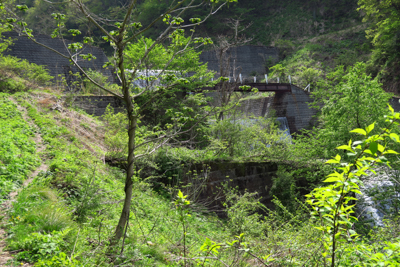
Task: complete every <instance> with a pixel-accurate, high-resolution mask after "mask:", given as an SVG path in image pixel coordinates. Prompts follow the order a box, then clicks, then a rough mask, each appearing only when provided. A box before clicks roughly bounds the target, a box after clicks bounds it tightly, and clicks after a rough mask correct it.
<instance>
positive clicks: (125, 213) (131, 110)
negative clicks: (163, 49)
mask: <svg viewBox="0 0 400 267" xmlns="http://www.w3.org/2000/svg"><path fill="white" fill-rule="evenodd" d="M120 40H121V41H122V39H120ZM117 47H118V57H119V63H118V68H119V70H120V76H121V82H122V91H123V95H124V100H125V105H126V108H127V115H128V121H129V128H128V159H127V163H128V166H127V169H126V179H125V189H124V191H125V200H124V206H123V208H122V213H121V216H120V218H119V222H118V225H117V227H116V229H115V234H114V237H113V240H112V243H114V244H115V243H117V242H118V241H119V240H120V239H121V237H122V236H123V235H124V229H125V227H126V224H127V222H128V219H129V214H130V208H131V203H132V186H133V180H132V177H133V175H134V174H135V173H134V172H135V168H134V167H135V149H136V143H135V138H136V128H137V119H138V116H137V113H136V111H135V107H134V103H133V101H132V98H131V96H130V92H129V84H128V83H127V80H126V76H125V69H124V57H123V50H124V47H122V45H121V43H119V44H117Z"/></svg>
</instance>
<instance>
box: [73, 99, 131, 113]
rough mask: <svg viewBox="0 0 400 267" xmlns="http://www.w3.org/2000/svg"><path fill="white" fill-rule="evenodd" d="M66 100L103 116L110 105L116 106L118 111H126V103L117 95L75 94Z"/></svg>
mask: <svg viewBox="0 0 400 267" xmlns="http://www.w3.org/2000/svg"><path fill="white" fill-rule="evenodd" d="M66 101H67V102H70V104H71V105H72V106H75V107H78V108H80V109H83V110H84V111H85V112H86V113H88V114H90V115H94V116H102V115H103V114H104V112H105V111H106V108H107V106H108V105H110V106H111V107H112V108H114V112H116V113H117V112H125V106H124V103H123V102H122V100H120V99H119V98H117V97H115V96H75V97H73V98H72V99H66Z"/></svg>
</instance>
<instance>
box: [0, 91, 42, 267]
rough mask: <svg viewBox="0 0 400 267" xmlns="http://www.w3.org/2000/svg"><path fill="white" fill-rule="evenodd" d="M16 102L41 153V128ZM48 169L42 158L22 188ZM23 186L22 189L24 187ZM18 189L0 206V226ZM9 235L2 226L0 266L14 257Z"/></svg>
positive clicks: (6, 218) (24, 265) (38, 151)
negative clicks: (7, 248) (8, 249)
mask: <svg viewBox="0 0 400 267" xmlns="http://www.w3.org/2000/svg"><path fill="white" fill-rule="evenodd" d="M10 100H11V101H12V102H14V104H16V105H17V108H18V110H19V112H21V114H22V117H23V119H24V120H25V121H26V122H27V123H28V124H29V125H30V126H32V127H33V128H35V129H36V134H35V136H34V137H33V140H34V141H35V144H36V153H37V154H38V155H39V154H40V153H41V152H42V151H44V150H45V149H46V146H45V145H44V144H43V139H42V137H41V135H40V133H39V128H38V127H37V125H36V124H35V123H34V122H33V120H32V119H31V118H30V117H29V116H28V115H27V110H26V109H25V108H24V107H22V106H21V105H19V104H18V102H17V101H15V99H12V98H10ZM47 169H48V165H47V164H46V163H45V162H44V161H43V160H42V162H41V165H40V166H39V167H37V168H36V169H35V170H34V171H33V172H32V173H31V174H30V175H29V177H27V179H26V180H25V181H24V183H23V186H22V188H24V187H26V186H28V185H29V184H30V183H31V182H32V180H33V179H34V178H35V177H36V176H37V175H38V174H39V173H40V172H41V171H46V170H47ZM22 188H21V189H22ZM21 189H19V190H16V191H14V192H12V193H10V198H9V199H8V200H7V201H5V202H3V203H2V205H1V206H0V216H1V222H0V226H2V225H3V224H4V223H5V221H6V220H8V217H7V213H6V211H7V210H9V209H10V208H11V206H12V202H13V201H15V198H16V197H17V195H18V193H19V191H20V190H21ZM6 239H7V235H6V232H5V231H4V229H3V228H1V227H0V266H7V265H6V264H7V261H9V260H12V259H13V253H12V252H10V251H5V250H4V249H5V248H6V246H7V243H6ZM19 266H22V267H28V266H33V265H32V264H29V263H25V264H23V265H19Z"/></svg>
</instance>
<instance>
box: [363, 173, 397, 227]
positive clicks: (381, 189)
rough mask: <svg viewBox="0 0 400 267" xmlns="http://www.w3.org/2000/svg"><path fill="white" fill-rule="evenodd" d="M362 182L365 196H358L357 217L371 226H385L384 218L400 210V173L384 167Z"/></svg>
mask: <svg viewBox="0 0 400 267" xmlns="http://www.w3.org/2000/svg"><path fill="white" fill-rule="evenodd" d="M362 180H363V184H364V185H363V186H360V191H361V193H363V195H358V196H357V198H358V203H357V216H358V217H361V218H363V219H365V220H366V221H367V222H369V223H370V225H371V226H384V221H383V220H384V218H385V217H387V216H390V215H393V214H394V213H397V212H398V211H399V208H400V171H398V170H391V169H388V168H385V167H382V168H379V169H378V170H376V174H373V173H371V174H370V175H368V177H365V178H364V179H362Z"/></svg>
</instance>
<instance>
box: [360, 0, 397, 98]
mask: <svg viewBox="0 0 400 267" xmlns="http://www.w3.org/2000/svg"><path fill="white" fill-rule="evenodd" d="M358 5H359V10H360V11H361V12H363V13H364V14H365V17H364V21H365V22H369V24H368V25H369V28H368V30H366V33H367V37H368V38H370V39H371V41H372V44H373V46H374V49H373V55H372V62H371V65H372V67H373V69H375V71H374V72H375V73H374V74H377V72H378V71H379V74H380V77H381V78H382V80H383V83H384V84H385V85H386V86H388V87H389V88H388V89H389V90H390V91H394V92H398V90H397V89H396V87H397V84H398V79H399V77H400V76H399V75H400V74H399V72H398V68H399V59H400V54H399V35H398V28H399V25H400V12H399V5H400V2H399V1H398V0H394V1H392V0H384V1H372V0H359V1H358ZM377 66H379V67H380V70H379V69H378V68H377Z"/></svg>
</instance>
